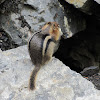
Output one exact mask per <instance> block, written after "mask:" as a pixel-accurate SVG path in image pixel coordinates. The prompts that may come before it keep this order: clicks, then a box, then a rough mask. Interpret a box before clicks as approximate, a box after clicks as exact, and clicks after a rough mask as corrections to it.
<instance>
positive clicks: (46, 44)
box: [28, 22, 62, 90]
mask: <svg viewBox="0 0 100 100" xmlns="http://www.w3.org/2000/svg"><path fill="white" fill-rule="evenodd" d="M61 35H62V32H61V29H60V27H59V25H58V24H57V23H56V22H48V23H46V24H45V25H44V26H43V27H42V29H41V31H39V32H36V33H35V34H34V35H33V36H32V37H31V39H30V40H29V45H28V47H29V48H28V49H29V54H30V57H31V60H32V62H33V64H34V65H35V68H34V70H33V71H32V73H31V76H30V82H29V88H30V90H33V89H35V78H36V75H37V72H38V71H39V70H40V68H41V66H43V65H45V64H46V63H47V62H48V61H50V59H51V58H52V55H53V54H54V52H55V51H56V50H57V49H58V46H59V40H60V38H61Z"/></svg>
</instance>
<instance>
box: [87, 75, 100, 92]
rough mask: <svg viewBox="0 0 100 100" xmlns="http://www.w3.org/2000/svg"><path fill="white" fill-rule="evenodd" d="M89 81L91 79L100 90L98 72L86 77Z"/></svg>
mask: <svg viewBox="0 0 100 100" xmlns="http://www.w3.org/2000/svg"><path fill="white" fill-rule="evenodd" d="M86 78H87V79H88V80H89V81H91V82H92V83H93V84H94V85H95V86H96V88H97V89H98V90H100V73H97V74H94V75H92V76H88V77H86Z"/></svg>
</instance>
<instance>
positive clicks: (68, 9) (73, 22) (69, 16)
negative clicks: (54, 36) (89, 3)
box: [60, 0, 86, 38]
mask: <svg viewBox="0 0 100 100" xmlns="http://www.w3.org/2000/svg"><path fill="white" fill-rule="evenodd" d="M60 3H61V4H62V5H63V7H64V12H65V16H64V26H65V29H66V33H67V34H68V36H67V38H70V37H72V36H73V35H74V34H76V33H78V32H80V31H83V30H85V29H86V19H85V16H84V14H83V13H82V12H80V11H79V10H77V9H75V8H74V7H73V6H72V5H70V4H68V3H67V2H65V1H62V0H61V1H60Z"/></svg>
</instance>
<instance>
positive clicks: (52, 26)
mask: <svg viewBox="0 0 100 100" xmlns="http://www.w3.org/2000/svg"><path fill="white" fill-rule="evenodd" d="M44 30H47V32H49V33H48V34H50V35H51V36H52V37H54V39H55V40H56V41H57V40H59V37H60V35H61V29H60V27H59V24H57V23H56V22H48V23H46V24H45V25H44V26H43V27H42V31H44Z"/></svg>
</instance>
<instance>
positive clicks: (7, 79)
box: [0, 46, 100, 100]
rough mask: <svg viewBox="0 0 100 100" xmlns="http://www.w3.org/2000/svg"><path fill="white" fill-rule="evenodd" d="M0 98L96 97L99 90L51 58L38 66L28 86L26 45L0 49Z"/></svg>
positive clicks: (66, 99) (58, 99) (90, 99)
mask: <svg viewBox="0 0 100 100" xmlns="http://www.w3.org/2000/svg"><path fill="white" fill-rule="evenodd" d="M0 58H2V59H1V60H0V84H1V86H0V100H8V99H11V100H31V99H34V100H99V98H100V91H98V90H96V89H95V88H94V85H93V84H92V83H91V82H90V81H88V80H86V79H85V78H83V77H82V76H81V75H80V74H78V73H76V72H74V71H72V70H70V68H69V67H67V66H65V65H64V64H63V63H62V62H61V61H59V60H58V59H56V58H54V57H53V59H52V60H51V61H50V62H49V63H48V64H47V65H45V66H44V67H42V68H41V70H40V71H39V73H38V75H37V80H36V89H35V91H29V90H28V80H29V77H30V73H31V71H32V70H33V68H34V66H33V65H32V63H31V61H30V58H29V55H28V51H27V46H22V47H19V48H16V49H12V50H8V51H4V52H2V51H0Z"/></svg>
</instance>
